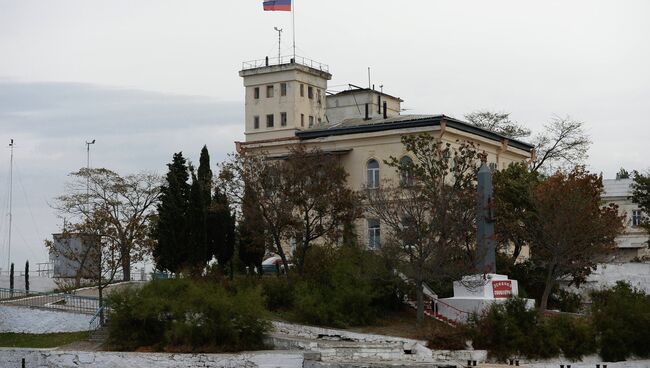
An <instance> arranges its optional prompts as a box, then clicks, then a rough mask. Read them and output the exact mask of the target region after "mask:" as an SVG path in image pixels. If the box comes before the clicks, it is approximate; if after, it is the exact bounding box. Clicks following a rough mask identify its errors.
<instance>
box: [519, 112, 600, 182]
mask: <svg viewBox="0 0 650 368" xmlns="http://www.w3.org/2000/svg"><path fill="white" fill-rule="evenodd" d="M583 125H584V123H582V122H581V121H577V120H573V119H571V118H570V117H564V118H560V117H555V118H553V120H552V121H551V122H550V123H548V124H547V125H546V126H545V127H544V128H545V132H544V133H541V134H538V135H537V136H536V137H535V140H534V145H535V157H533V159H532V160H531V163H530V167H531V170H532V171H536V172H539V171H545V172H547V173H549V172H553V171H555V170H559V169H566V168H573V167H575V166H576V165H579V164H581V163H583V162H584V161H585V160H586V159H587V157H588V156H587V151H588V150H589V147H590V146H591V140H590V139H589V137H588V136H587V134H586V133H585V131H584V128H583Z"/></svg>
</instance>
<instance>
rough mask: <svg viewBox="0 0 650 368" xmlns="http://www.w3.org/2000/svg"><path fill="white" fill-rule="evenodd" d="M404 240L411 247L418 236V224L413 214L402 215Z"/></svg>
mask: <svg viewBox="0 0 650 368" xmlns="http://www.w3.org/2000/svg"><path fill="white" fill-rule="evenodd" d="M401 230H402V242H403V243H404V245H405V246H406V247H408V248H411V247H412V246H413V245H414V244H415V239H417V237H416V234H415V232H416V226H415V220H414V219H413V217H411V216H408V215H407V216H404V217H402V229H401Z"/></svg>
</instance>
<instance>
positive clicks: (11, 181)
mask: <svg viewBox="0 0 650 368" xmlns="http://www.w3.org/2000/svg"><path fill="white" fill-rule="evenodd" d="M9 148H10V149H11V159H10V161H9V246H8V247H7V269H9V268H10V267H11V221H12V214H11V210H12V206H13V190H14V139H13V138H11V141H10V142H9Z"/></svg>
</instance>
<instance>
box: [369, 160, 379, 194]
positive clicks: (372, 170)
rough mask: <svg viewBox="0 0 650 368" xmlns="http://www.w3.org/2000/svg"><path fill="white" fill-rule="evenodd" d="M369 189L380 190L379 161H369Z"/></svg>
mask: <svg viewBox="0 0 650 368" xmlns="http://www.w3.org/2000/svg"><path fill="white" fill-rule="evenodd" d="M367 168H368V189H375V188H379V162H377V160H370V161H368V165H367Z"/></svg>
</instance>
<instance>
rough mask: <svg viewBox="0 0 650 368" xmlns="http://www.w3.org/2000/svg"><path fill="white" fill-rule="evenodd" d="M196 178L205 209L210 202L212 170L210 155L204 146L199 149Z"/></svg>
mask: <svg viewBox="0 0 650 368" xmlns="http://www.w3.org/2000/svg"><path fill="white" fill-rule="evenodd" d="M196 176H197V178H198V180H199V185H200V186H201V191H202V193H203V203H204V204H205V207H206V209H207V208H208V207H209V206H210V203H211V202H212V169H211V168H210V153H209V152H208V147H207V146H205V145H204V146H203V148H201V156H200V158H199V168H198V170H197V172H196Z"/></svg>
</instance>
